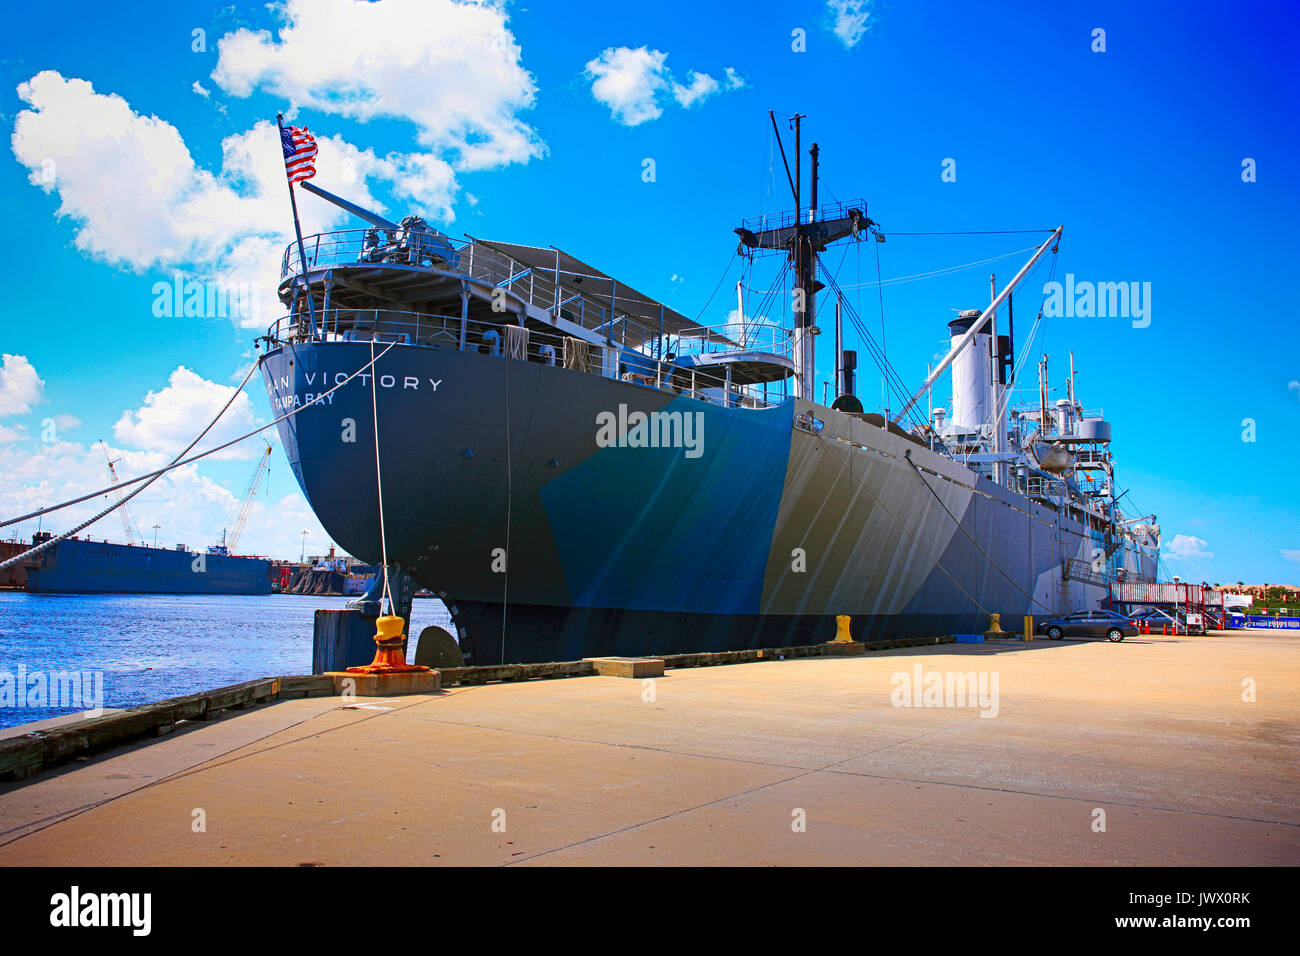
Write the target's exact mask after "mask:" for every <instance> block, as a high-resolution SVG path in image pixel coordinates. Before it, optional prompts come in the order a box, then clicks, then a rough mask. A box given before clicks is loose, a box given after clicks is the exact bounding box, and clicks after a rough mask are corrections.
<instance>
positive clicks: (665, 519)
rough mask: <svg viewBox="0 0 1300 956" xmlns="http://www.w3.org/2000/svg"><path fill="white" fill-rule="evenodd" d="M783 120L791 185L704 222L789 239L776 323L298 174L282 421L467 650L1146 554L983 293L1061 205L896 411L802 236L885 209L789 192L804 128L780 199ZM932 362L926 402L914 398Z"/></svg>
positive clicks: (975, 604)
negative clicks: (759, 213) (443, 227)
mask: <svg viewBox="0 0 1300 956" xmlns="http://www.w3.org/2000/svg"><path fill="white" fill-rule="evenodd" d="M798 120H799V118H798V117H796V118H795V120H794V129H795V144H794V145H795V149H794V156H795V170H796V171H795V173H794V174H793V175H792V176H791V177H790V184H791V189H792V192H793V194H794V209H793V211H790V212H788V213H784V214H779V215H774V216H770V217H763V218H759V219H755V220H746V221H742V224H741V226H740V227H738V228H734V234H735V235H736V236H737V237H738V240H739V244H738V247H737V249H738V252H740V253H741V254H742V255H746V256H751V257H752V256H756V255H767V256H775V257H776V258H777V260H778V261H780V262H781V263H782V264H783V267H784V266H788V269H786V270H785V271H786V272H788V274H789V275H790V276H791V277H792V283H791V288H790V295H791V296H792V299H791V301H792V302H793V308H792V309H791V310H790V317H789V319H788V321H785V320H783V322H782V323H776V322H757V321H753V322H751V321H748V320H747V319H746V313H747V309H746V307H745V304H744V302H743V301H742V303H741V308H740V309H738V311H737V317H738V318H739V320H740V321H739V322H735V323H722V324H701V323H700V322H698V321H697V320H692V319H690V318H688V317H687V316H685V315H683V314H681V313H679V312H678V311H676V310H674V309H673V308H671V307H669V306H668V305H666V304H665V303H663V302H661V301H657V300H655V299H654V298H652V297H650V296H647V295H644V294H642V293H640V292H639V291H637V290H636V289H635V288H633V287H632V286H631V285H630V284H628V283H627V282H625V281H622V280H621V279H618V278H615V277H614V276H611V275H608V274H606V273H605V272H602V271H601V270H600V269H598V268H597V267H596V266H594V265H592V264H589V263H588V262H587V261H585V260H584V259H580V258H578V257H577V256H576V255H572V254H570V253H568V252H565V251H563V250H560V249H558V248H555V247H553V246H546V247H542V246H534V245H527V244H522V243H518V242H508V241H499V240H489V239H482V238H477V237H471V236H466V237H464V238H459V239H458V238H453V237H452V236H450V235H447V234H445V233H443V232H441V231H440V230H438V229H436V228H434V227H433V226H431V225H430V224H429V223H428V222H426V221H425V220H424V219H422V218H420V217H418V216H408V217H406V218H405V219H403V220H401V222H394V221H392V220H390V219H388V218H386V217H384V216H381V215H378V214H376V213H374V212H372V211H370V210H366V209H363V208H361V207H359V206H357V205H355V204H353V203H351V202H349V201H348V200H347V199H345V198H342V197H339V196H336V195H334V194H332V193H330V192H328V191H326V190H324V189H321V188H320V187H317V186H315V185H314V184H312V183H310V182H303V183H301V184H300V185H301V187H302V188H303V189H304V190H305V191H306V192H308V193H310V194H312V195H314V196H316V197H318V198H319V199H322V200H325V201H327V202H331V203H333V204H335V205H337V206H339V207H341V208H343V209H346V210H348V211H349V212H351V213H352V214H354V215H356V216H357V217H358V218H359V219H361V220H362V221H363V222H364V223H365V224H366V225H364V226H362V227H359V228H354V229H343V230H338V231H333V232H329V233H326V234H321V235H315V236H308V237H300V238H299V239H298V240H297V241H295V242H293V243H290V244H289V246H288V247H287V248H286V250H285V252H284V255H283V257H282V259H281V261H280V277H281V278H280V284H279V289H278V291H279V295H280V299H281V301H282V303H283V304H284V306H285V307H286V314H285V315H284V316H283V317H281V318H279V319H278V320H277V321H275V322H274V323H272V325H271V326H270V327H269V328H268V330H267V332H266V334H265V335H264V336H261V337H259V340H258V347H259V348H260V349H262V354H261V357H260V360H259V361H260V363H261V373H262V377H263V381H264V384H265V387H266V389H267V392H268V395H269V397H270V400H271V403H272V407H273V410H274V412H275V414H276V415H277V416H289V417H285V418H283V420H281V421H280V422H279V423H278V426H277V427H278V429H279V435H280V439H281V444H282V445H283V447H284V449H285V451H286V454H287V457H288V461H289V464H290V467H291V469H292V471H293V474H294V476H295V478H296V479H297V481H298V483H299V485H300V487H301V488H302V491H303V494H304V495H305V496H306V499H307V501H308V502H309V504H310V506H311V508H312V510H313V511H314V512H315V514H316V516H317V517H318V518H319V520H320V522H321V524H322V525H323V526H324V528H325V529H326V530H327V532H328V533H329V534H330V536H331V537H332V538H333V540H334V541H336V542H338V543H339V545H340V546H341V547H342V548H343V549H344V550H345V551H347V552H348V553H350V554H353V555H356V556H357V557H358V558H360V559H362V560H365V561H368V562H372V563H380V562H383V561H385V560H386V561H387V564H388V566H389V568H390V569H392V570H393V571H395V572H401V573H404V574H407V575H409V576H410V577H411V578H412V579H413V580H414V582H415V584H416V586H417V587H419V588H426V589H429V590H431V591H432V592H434V593H435V594H437V595H438V596H439V597H440V598H441V599H442V600H443V601H444V603H445V604H446V605H447V607H448V609H449V611H450V614H451V617H452V621H453V623H454V626H455V634H456V638H457V640H458V642H459V643H460V646H461V650H462V652H463V653H464V655H465V657H466V660H467V661H468V662H471V663H474V664H493V663H512V662H532V661H552V660H574V659H579V658H585V657H596V656H607V655H620V656H642V655H654V654H671V653H682V652H692V651H717V650H734V649H745V648H760V647H783V646H792V645H797V644H808V643H814V642H821V641H826V640H829V639H830V638H832V637H833V636H834V635H835V633H836V618H837V617H839V616H848V617H849V618H850V620H851V627H852V633H853V637H854V638H855V639H857V640H864V641H870V640H877V639H884V638H895V637H898V638H902V637H914V636H925V635H944V634H954V633H967V632H983V631H985V630H987V629H989V628H990V618H991V615H994V614H997V615H1000V618H1001V620H1002V621H1004V622H1008V623H1010V625H1011V626H1012V627H1013V628H1014V629H1015V630H1019V624H1020V621H1021V617H1022V616H1029V615H1044V614H1050V615H1057V614H1063V613H1068V612H1071V611H1076V610H1082V609H1091V608H1096V607H1098V606H1100V603H1101V602H1102V601H1103V600H1104V598H1105V596H1106V593H1107V590H1106V589H1107V586H1108V584H1109V583H1111V582H1113V581H1116V580H1128V581H1151V580H1154V578H1155V573H1156V562H1157V560H1158V556H1159V534H1160V533H1159V526H1158V524H1156V523H1155V516H1141V517H1140V518H1126V517H1125V516H1124V513H1123V512H1122V510H1121V507H1120V502H1119V501H1118V498H1119V494H1118V493H1117V490H1116V484H1115V475H1114V467H1115V462H1114V459H1113V455H1112V453H1111V452H1110V450H1109V447H1110V442H1111V423H1110V422H1109V421H1107V420H1106V419H1105V418H1104V417H1103V415H1102V413H1101V412H1100V411H1099V410H1096V409H1087V408H1085V407H1084V406H1083V405H1082V403H1081V402H1080V401H1078V400H1077V399H1076V396H1075V394H1074V390H1073V384H1072V383H1073V378H1071V385H1070V388H1069V391H1068V394H1067V395H1066V397H1064V398H1062V399H1060V400H1058V401H1056V402H1054V403H1052V402H1049V394H1048V389H1047V386H1046V384H1045V381H1044V382H1043V384H1042V385H1041V387H1040V399H1041V400H1040V401H1039V402H1038V403H1037V404H1036V407H1032V406H1031V407H1027V408H1025V407H1019V406H1017V407H1015V408H1011V407H1008V406H1009V405H1010V404H1011V403H1010V397H1011V394H1010V384H1011V376H1013V375H1014V374H1016V372H1017V371H1018V370H1017V369H1016V368H1015V365H1014V361H1013V357H1014V354H1015V353H1014V350H1013V346H1014V343H1013V342H1012V341H1011V336H1010V334H999V331H998V327H997V320H998V318H999V310H1001V311H1002V312H1003V314H1004V315H1006V314H1008V313H1009V312H1010V310H1011V308H1012V303H1011V298H1010V297H1011V294H1012V292H1013V290H1014V288H1015V286H1016V285H1017V283H1019V282H1020V281H1021V279H1022V278H1023V277H1024V276H1025V275H1026V274H1028V273H1029V272H1030V271H1031V268H1032V267H1033V266H1034V265H1035V264H1036V263H1037V262H1038V261H1039V260H1040V259H1042V257H1044V256H1047V255H1049V254H1051V255H1053V256H1054V255H1055V253H1056V249H1057V246H1058V245H1059V243H1060V241H1061V236H1062V228H1061V227H1058V228H1056V229H1054V230H1044V232H1045V233H1048V232H1050V235H1047V236H1046V237H1045V238H1044V240H1043V241H1042V243H1041V244H1040V245H1038V246H1037V248H1036V249H1035V251H1034V254H1033V257H1032V258H1031V259H1030V260H1029V261H1028V262H1027V263H1026V264H1025V265H1024V267H1023V268H1021V270H1020V272H1019V274H1018V275H1017V276H1016V278H1015V279H1014V280H1012V281H1011V282H1010V283H1007V284H1006V285H1005V286H1004V287H1003V289H1002V290H1001V292H999V293H997V294H996V295H993V296H991V300H990V302H989V304H988V305H987V306H984V307H982V308H975V309H967V310H964V311H961V312H960V313H959V314H958V315H957V317H956V318H954V319H952V320H951V321H949V323H948V332H949V335H950V349H949V351H948V353H947V355H945V357H944V359H943V361H942V362H940V363H939V364H938V365H936V366H935V367H934V369H933V370H932V372H931V374H930V375H928V376H927V378H926V380H925V382H924V383H923V384H922V386H921V388H920V389H917V390H915V391H913V392H910V393H905V394H906V395H907V401H906V402H902V403H901V405H902V410H901V411H899V412H897V413H892V414H890V413H884V414H882V413H875V412H867V411H864V408H863V405H862V402H861V400H860V399H859V398H858V397H857V395H856V393H855V384H856V383H855V379H856V372H857V368H856V366H857V361H856V359H857V356H856V352H854V351H851V350H847V349H845V348H844V339H843V332H842V328H841V323H842V310H844V309H847V308H848V305H847V303H846V302H845V297H844V296H843V295H842V294H838V290H837V286H836V285H835V280H834V277H833V274H832V272H831V270H827V269H825V268H824V266H823V264H822V262H821V259H822V257H821V253H822V252H823V251H824V250H825V249H827V248H828V247H830V246H832V245H833V244H836V243H842V242H843V243H847V242H864V241H868V242H869V241H873V240H874V241H883V240H884V234H883V232H882V230H881V227H880V226H879V225H878V224H877V223H875V222H874V221H873V220H872V219H871V218H870V217H869V216H868V209H867V204H866V202H865V201H856V202H837V203H832V204H828V205H819V204H818V202H817V183H818V173H817V166H818V161H819V157H818V147H817V146H816V145H814V146H813V148H812V149H811V150H810V151H809V153H810V156H811V160H812V163H811V177H810V194H809V195H810V198H809V201H808V202H806V203H805V202H804V200H803V198H802V195H801V185H802V173H801V172H800V162H799V158H800V156H801V155H802V153H801V146H800V143H799V129H798ZM773 128H774V129H775V121H773ZM777 137H778V140H779V139H780V133H779V131H778V132H777ZM782 157H783V158H784V157H785V147H784V144H783V143H782ZM778 168H779V167H778ZM788 171H789V170H788V165H787V173H788ZM291 192H292V189H291ZM823 290H826V293H827V294H826V295H825V297H824V300H823V308H822V310H821V311H820V312H819V311H818V295H819V293H821V292H822V291H823ZM832 306H833V310H832ZM832 311H833V314H834V316H835V328H836V334H835V343H834V347H835V350H836V355H835V367H836V375H835V378H836V383H835V392H836V395H835V399H834V401H832V402H830V404H826V403H825V401H823V402H822V403H819V402H817V401H816V397H817V396H816V394H815V391H816V389H815V374H816V372H815V369H816V347H817V338H818V336H820V335H821V333H822V329H821V327H820V325H819V323H825V324H827V325H829V320H830V316H831V315H832ZM1010 324H1011V323H1010V322H1008V323H1006V328H1007V332H1008V333H1009V332H1010V331H1011V329H1010ZM949 366H951V369H952V387H953V391H952V402H951V407H950V408H936V409H934V410H933V411H932V412H931V411H929V410H926V409H923V408H922V405H921V403H922V401H932V398H933V385H934V383H935V382H936V381H938V377H939V375H940V374H941V373H943V372H944V371H945V370H946V369H947V368H949ZM359 370H360V374H358V371H359ZM1045 371H1046V370H1045V365H1044V364H1043V363H1042V362H1040V368H1039V372H1040V378H1042V377H1043V376H1044V375H1045ZM885 374H892V373H891V372H890V370H889V369H888V368H884V369H882V375H885ZM895 377H896V376H895ZM381 501H382V507H381Z"/></svg>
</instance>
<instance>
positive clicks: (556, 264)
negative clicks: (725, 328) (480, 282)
mask: <svg viewBox="0 0 1300 956" xmlns="http://www.w3.org/2000/svg"><path fill="white" fill-rule="evenodd" d="M474 242H476V243H478V244H479V245H482V246H485V247H487V248H489V249H492V250H494V251H496V252H499V253H501V254H502V255H505V256H509V257H510V258H511V259H513V260H515V262H517V263H519V264H520V265H522V266H524V267H526V268H529V269H533V270H534V271H536V272H537V273H538V274H539V275H543V276H545V277H546V278H547V279H548V280H552V281H554V282H555V283H556V284H557V285H558V286H559V287H560V290H561V292H560V296H561V298H565V297H567V296H572V295H581V296H582V297H583V298H585V299H586V300H587V302H588V303H589V304H590V305H594V306H595V307H596V308H600V309H605V310H607V313H608V311H609V310H610V307H611V304H612V306H613V308H612V313H613V314H614V315H615V316H627V317H628V318H629V319H631V320H632V321H633V322H634V323H636V325H628V327H627V338H626V341H627V344H628V345H641V344H643V343H644V342H645V341H647V340H650V339H654V338H655V337H656V336H657V335H658V334H659V330H660V328H662V329H663V333H664V334H665V335H685V336H694V335H703V334H704V332H705V328H704V327H703V326H701V325H698V324H697V323H695V322H694V321H693V320H691V319H688V318H687V317H686V316H684V315H682V314H681V313H680V312H678V311H676V310H675V309H671V308H669V307H668V306H666V305H664V304H663V303H662V302H659V301H658V300H657V299H652V298H650V296H648V295H643V294H642V293H640V292H638V291H637V290H636V289H634V288H632V287H631V286H630V285H628V284H627V283H625V282H622V281H620V280H618V279H615V278H614V277H613V276H610V275H607V274H605V273H604V272H601V271H600V270H599V269H597V268H596V267H595V266H593V265H591V264H590V263H587V262H584V261H583V260H581V259H579V258H578V257H577V256H572V255H570V254H569V253H567V252H564V251H563V250H561V249H556V248H554V247H545V248H543V247H541V246H524V245H520V244H518V243H513V242H497V241H495V240H490V239H479V238H477V237H475V238H474ZM661 322H662V326H661V324H660V323H661ZM711 337H712V338H715V339H717V338H719V336H718V335H717V333H711Z"/></svg>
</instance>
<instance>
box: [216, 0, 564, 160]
mask: <svg viewBox="0 0 1300 956" xmlns="http://www.w3.org/2000/svg"><path fill="white" fill-rule="evenodd" d="M282 11H283V17H284V24H285V25H284V26H283V27H281V28H280V30H279V31H278V32H277V35H276V36H272V34H271V33H270V31H267V30H258V31H253V30H247V29H244V30H238V31H236V32H235V33H232V34H229V35H228V36H225V37H222V39H221V40H220V42H219V43H218V50H219V56H218V60H217V67H216V69H215V70H214V71H213V73H212V78H213V80H215V81H216V82H217V84H218V85H219V86H221V88H222V89H224V90H225V91H226V92H228V93H231V94H233V95H235V96H241V97H243V96H248V95H249V94H251V93H252V92H253V91H254V90H256V89H259V88H260V89H264V90H267V91H268V92H271V93H273V94H275V95H277V96H279V97H281V98H285V99H288V100H289V101H291V102H292V104H293V105H294V106H295V107H298V108H308V109H313V110H317V111H319V112H322V113H326V114H330V115H338V116H346V117H349V118H351V119H356V120H362V121H366V120H372V119H381V118H396V119H402V120H407V121H409V122H411V123H413V124H414V125H415V127H416V130H417V136H418V139H419V142H420V143H421V144H422V145H423V146H426V147H428V148H430V149H432V150H434V151H435V152H437V153H444V152H445V153H448V154H449V155H450V156H452V157H453V163H452V165H454V166H455V167H456V168H457V169H483V168H488V167H493V166H501V165H504V164H507V163H515V162H527V161H528V160H530V159H533V158H536V157H540V156H542V155H544V153H545V145H544V144H543V143H542V142H541V140H540V139H539V138H538V136H537V134H536V133H535V132H534V131H533V129H532V128H531V127H529V126H528V125H527V124H526V123H524V122H523V121H522V120H521V119H520V118H519V116H518V115H517V114H518V113H520V112H521V111H524V110H527V109H530V108H531V107H532V105H533V102H534V99H535V97H536V85H535V84H534V82H533V78H532V76H531V74H529V73H528V71H527V70H525V69H524V68H523V65H522V63H521V62H520V59H521V52H522V51H521V50H520V48H519V45H518V43H516V42H515V38H514V35H513V34H512V33H511V32H510V30H509V28H508V27H507V26H506V13H505V4H504V3H499V2H491V0H489V2H485V3H475V4H468V3H455V2H452V0H380V2H377V3H371V2H361V0H288V2H287V3H286V4H285V5H284V7H283V8H282Z"/></svg>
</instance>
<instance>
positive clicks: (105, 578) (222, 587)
mask: <svg viewBox="0 0 1300 956" xmlns="http://www.w3.org/2000/svg"><path fill="white" fill-rule="evenodd" d="M37 561H38V562H39V563H38V564H36V565H34V566H33V567H32V568H31V569H30V570H29V571H28V576H27V590H28V591H34V592H38V593H44V594H50V593H60V592H63V593H95V594H270V593H271V582H270V567H271V562H270V561H267V560H265V559H263V558H241V557H234V556H231V555H224V554H207V553H203V554H195V553H193V552H189V551H168V550H166V549H164V548H148V547H134V546H132V545H126V544H108V543H105V542H103V541H81V540H78V539H75V538H69V539H68V540H66V541H60V542H59V543H58V544H56V545H55V546H54V547H53V548H50V549H49V550H48V551H45V552H42V553H41V554H40V556H39V557H38V558H37Z"/></svg>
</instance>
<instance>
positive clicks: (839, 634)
mask: <svg viewBox="0 0 1300 956" xmlns="http://www.w3.org/2000/svg"><path fill="white" fill-rule="evenodd" d="M851 620H853V619H852V618H851V617H849V616H848V615H847V614H837V615H835V640H833V641H828V642H827V643H829V644H852V643H853V638H852V637H850V636H849V622H850V621H851Z"/></svg>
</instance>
